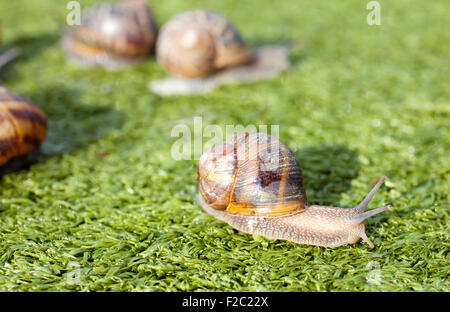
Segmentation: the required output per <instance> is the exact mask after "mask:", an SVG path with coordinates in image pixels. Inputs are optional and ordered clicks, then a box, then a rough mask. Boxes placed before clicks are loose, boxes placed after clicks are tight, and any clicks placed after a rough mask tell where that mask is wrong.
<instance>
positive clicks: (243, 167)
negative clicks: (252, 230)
mask: <svg viewBox="0 0 450 312" xmlns="http://www.w3.org/2000/svg"><path fill="white" fill-rule="evenodd" d="M273 160H275V162H271V161H273ZM198 176H199V190H200V193H201V194H202V196H203V199H204V200H205V201H206V203H207V204H208V205H209V206H211V207H212V208H214V209H219V210H226V212H227V213H228V214H231V215H241V216H265V217H279V216H288V215H293V214H297V213H299V212H301V211H303V210H304V209H305V207H306V202H307V201H306V194H305V190H304V186H303V176H302V171H301V169H300V166H299V164H298V163H297V160H296V159H295V156H294V155H293V154H292V152H291V151H290V150H289V148H288V147H287V146H286V145H284V144H283V143H281V142H280V141H279V140H278V139H276V138H274V137H272V136H270V135H266V134H264V133H251V134H249V133H245V134H239V135H237V136H235V137H234V138H233V139H231V140H230V141H227V142H225V143H223V144H219V145H216V146H215V147H213V148H212V149H211V150H210V151H209V152H207V153H205V154H204V155H203V156H202V157H201V159H200V163H199V168H198Z"/></svg>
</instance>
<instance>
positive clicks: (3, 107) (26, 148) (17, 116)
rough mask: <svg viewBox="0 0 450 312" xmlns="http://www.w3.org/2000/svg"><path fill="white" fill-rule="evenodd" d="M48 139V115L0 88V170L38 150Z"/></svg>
mask: <svg viewBox="0 0 450 312" xmlns="http://www.w3.org/2000/svg"><path fill="white" fill-rule="evenodd" d="M46 136H47V119H46V117H45V114H44V112H43V111H42V110H41V109H40V108H39V107H38V106H37V105H36V104H34V103H33V102H32V101H30V100H29V99H27V98H25V97H23V96H20V95H17V94H15V93H13V92H11V91H10V90H8V89H6V88H5V87H1V86H0V166H2V165H4V164H5V163H6V162H8V161H9V160H11V159H13V158H15V157H18V156H24V155H26V154H29V153H31V152H32V151H34V150H36V149H37V148H39V146H40V145H41V144H42V142H43V141H44V139H45V137H46Z"/></svg>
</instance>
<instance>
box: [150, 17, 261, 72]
mask: <svg viewBox="0 0 450 312" xmlns="http://www.w3.org/2000/svg"><path fill="white" fill-rule="evenodd" d="M156 55H157V58H158V61H159V62H160V63H161V65H162V66H163V67H164V68H165V70H166V71H167V72H169V73H171V74H174V75H176V76H180V77H186V78H196V77H205V76H207V75H209V74H211V73H213V72H215V71H217V70H220V69H223V68H226V67H232V66H237V65H241V64H245V63H248V62H249V61H251V59H252V52H251V50H250V49H249V48H248V47H247V45H246V44H245V42H244V41H243V40H242V38H241V37H240V35H239V33H238V32H237V30H236V29H235V28H234V26H233V25H232V24H231V23H230V22H229V21H228V20H227V19H226V18H225V17H223V16H222V15H219V14H217V13H214V12H209V11H205V10H195V11H189V12H185V13H182V14H179V15H177V16H175V17H174V18H173V19H171V20H170V21H169V22H167V24H165V25H164V26H163V27H162V28H161V31H160V34H159V37H158V41H157V45H156Z"/></svg>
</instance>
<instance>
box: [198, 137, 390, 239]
mask: <svg viewBox="0 0 450 312" xmlns="http://www.w3.org/2000/svg"><path fill="white" fill-rule="evenodd" d="M385 179H386V177H382V178H381V179H380V180H379V181H378V183H377V184H376V185H375V187H374V188H373V189H372V191H371V192H370V193H369V194H368V195H367V196H366V198H365V199H364V200H363V201H362V202H361V204H359V205H358V206H357V207H355V208H353V209H348V208H339V207H329V206H318V205H309V204H308V202H307V200H306V194H305V188H304V183H303V177H302V171H301V169H300V165H299V164H298V163H297V161H296V159H295V157H294V155H293V153H292V152H291V151H290V150H289V148H288V147H287V146H286V145H284V144H283V143H281V142H280V141H279V140H278V139H277V138H275V137H272V136H269V135H266V134H264V133H245V134H239V135H237V136H235V137H234V138H232V139H231V140H229V141H226V142H225V143H223V144H219V145H216V146H214V147H213V148H212V149H211V150H210V151H208V152H206V153H205V154H203V155H202V157H201V158H200V162H199V167H198V185H199V202H200V204H201V206H202V207H203V209H204V210H205V211H206V212H207V213H208V214H210V215H212V216H214V217H215V218H217V219H219V220H222V221H224V222H226V223H228V224H229V225H231V226H232V227H234V228H236V229H238V230H240V231H243V232H245V233H250V234H258V235H262V236H265V237H267V238H271V239H283V240H288V241H291V242H295V243H300V244H309V245H317V246H325V247H336V246H341V245H345V244H353V243H355V242H357V241H358V240H359V239H360V238H362V239H363V240H364V241H365V242H367V243H368V244H369V246H370V247H374V245H373V243H372V242H371V241H370V240H369V238H368V237H367V236H366V234H365V225H364V220H365V219H367V218H369V217H371V216H373V215H375V214H378V213H380V212H383V211H385V210H389V209H391V208H392V207H391V206H389V205H388V206H384V207H380V208H377V209H373V210H370V211H365V209H366V208H367V205H368V204H369V202H370V200H371V199H372V197H373V196H374V194H375V192H376V191H377V190H378V189H379V188H380V186H381V184H382V183H383V181H384V180H385Z"/></svg>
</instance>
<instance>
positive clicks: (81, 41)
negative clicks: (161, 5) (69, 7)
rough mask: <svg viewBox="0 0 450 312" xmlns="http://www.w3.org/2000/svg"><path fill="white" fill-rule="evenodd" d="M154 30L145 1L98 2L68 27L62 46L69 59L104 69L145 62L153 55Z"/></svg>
mask: <svg viewBox="0 0 450 312" xmlns="http://www.w3.org/2000/svg"><path fill="white" fill-rule="evenodd" d="M156 35H157V27H156V23H155V20H154V17H153V16H152V13H151V10H150V7H149V6H148V5H147V3H146V1H145V0H121V1H120V2H117V3H99V4H97V5H95V6H94V7H92V8H90V9H88V10H86V11H85V12H84V13H83V14H82V17H81V23H80V25H78V26H75V27H73V28H69V29H68V30H67V31H66V32H65V33H64V34H63V39H62V47H63V49H64V50H65V51H66V53H67V54H68V56H69V57H70V58H71V59H74V60H76V61H78V62H80V63H82V64H85V65H88V66H89V65H91V66H95V65H97V66H102V67H105V68H108V69H114V68H118V67H122V66H124V65H129V64H133V63H136V62H139V61H142V60H145V59H146V58H148V57H149V56H150V54H151V53H152V52H153V49H154V46H155V42H156Z"/></svg>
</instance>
